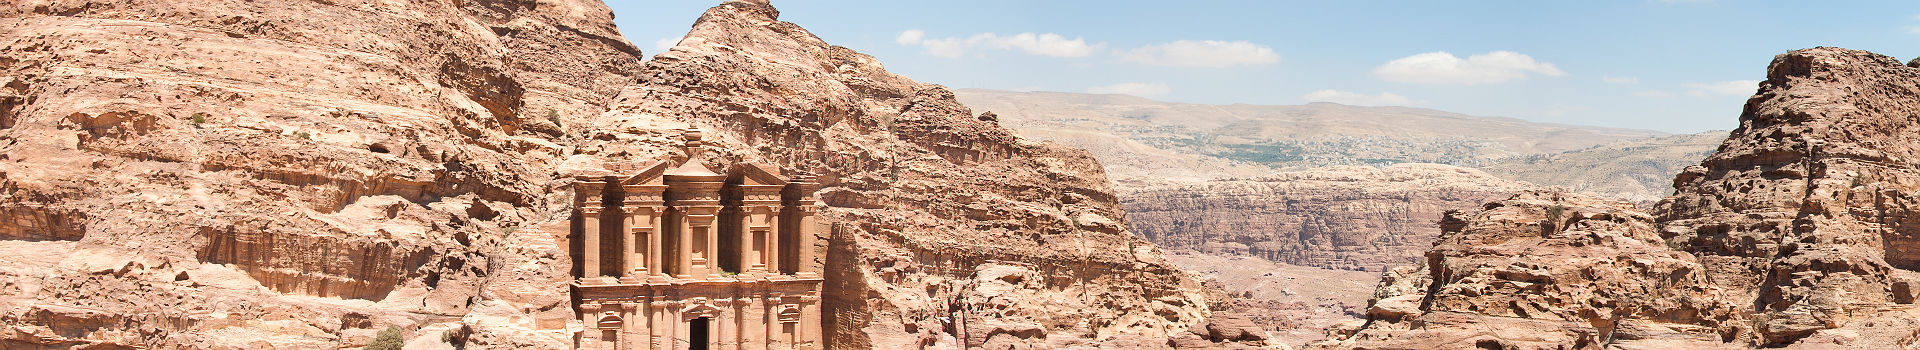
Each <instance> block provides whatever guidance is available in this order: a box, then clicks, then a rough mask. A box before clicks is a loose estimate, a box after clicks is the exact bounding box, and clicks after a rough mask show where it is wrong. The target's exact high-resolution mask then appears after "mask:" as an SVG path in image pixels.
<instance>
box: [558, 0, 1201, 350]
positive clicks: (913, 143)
mask: <svg viewBox="0 0 1920 350" xmlns="http://www.w3.org/2000/svg"><path fill="white" fill-rule="evenodd" d="M778 14H779V13H778V11H777V10H775V9H774V8H773V7H771V6H768V5H767V4H765V3H764V2H756V1H732V2H727V3H725V4H722V5H720V6H718V7H715V8H714V9H712V10H710V11H708V12H707V13H706V15H704V16H702V17H701V19H700V20H699V21H698V22H697V23H695V24H694V27H693V29H692V30H691V31H690V32H688V34H687V36H686V38H685V39H682V40H681V41H680V43H679V45H678V46H676V47H674V48H673V49H671V50H670V51H667V52H664V53H661V54H659V55H656V56H655V58H654V59H653V60H652V61H650V62H648V63H647V65H646V67H645V68H644V69H643V70H642V74H641V76H642V81H641V83H640V84H638V85H635V86H632V87H629V88H628V89H626V90H625V91H623V92H622V93H621V94H620V95H619V96H618V97H616V98H615V100H614V102H613V103H612V105H611V107H610V111H609V112H608V113H606V114H603V115H601V116H599V117H597V118H595V119H594V123H595V124H593V125H592V126H591V127H590V128H589V129H590V130H594V131H592V132H594V133H597V134H595V135H592V137H590V139H592V140H593V141H588V142H585V143H583V144H582V146H581V150H582V152H583V153H586V154H594V155H600V156H605V157H608V158H611V159H616V160H618V159H652V158H649V157H653V156H654V155H667V154H670V153H671V152H674V151H673V150H672V149H671V148H670V147H667V146H668V145H671V144H673V142H672V140H673V137H674V135H677V133H676V132H673V131H672V129H674V128H682V127H694V128H700V129H704V130H713V131H714V132H713V133H712V137H711V138H710V141H713V142H716V143H718V144H719V145H720V146H721V147H719V148H722V149H726V150H731V151H730V152H731V153H727V154H719V155H716V157H718V158H725V159H728V160H731V161H757V162H765V163H768V164H775V165H778V166H779V167H780V168H781V169H782V171H783V172H791V173H810V174H816V175H818V176H819V179H820V182H821V184H822V186H823V188H822V190H821V192H820V198H821V201H822V202H823V203H825V204H826V205H827V206H828V208H827V209H825V210H824V211H823V212H822V217H823V218H824V219H825V220H826V221H827V222H832V223H835V226H834V230H833V236H832V237H829V238H830V239H823V241H830V243H829V244H828V247H827V248H826V249H827V250H828V252H827V256H828V257H829V258H828V260H827V261H825V264H826V266H827V267H826V272H827V279H828V282H827V286H826V290H825V292H824V293H823V294H824V295H825V297H826V299H827V300H826V301H825V303H826V307H827V310H828V312H829V313H831V314H833V315H835V316H834V317H832V319H834V322H833V323H830V324H829V325H828V328H829V334H828V343H829V346H831V347H833V348H882V349H892V348H912V347H915V346H919V345H935V344H937V345H940V346H957V345H958V344H960V343H962V342H964V343H967V344H970V346H976V347H977V346H983V345H987V346H1008V345H1016V346H1073V345H1087V346H1095V345H1101V344H1112V343H1114V342H1132V341H1140V340H1143V339H1145V340H1150V341H1147V342H1145V343H1144V344H1158V346H1165V343H1166V342H1165V339H1166V338H1167V336H1168V335H1171V334H1175V333H1179V332H1185V330H1187V329H1188V328H1189V327H1190V326H1191V325H1192V324H1195V323H1199V322H1204V317H1205V316H1206V309H1205V306H1204V305H1203V304H1202V301H1201V296H1200V295H1199V292H1198V288H1197V284H1195V282H1192V281H1190V280H1188V279H1186V278H1185V275H1184V274H1182V273H1180V272H1178V270H1177V269H1176V268H1175V267H1173V266H1172V265H1171V264H1169V263H1167V262H1166V261H1165V259H1164V258H1162V257H1160V255H1159V253H1158V251H1157V250H1156V248H1154V247H1153V245H1151V244H1148V243H1146V242H1144V241H1141V240H1139V239H1138V238H1135V237H1133V235H1132V234H1131V233H1130V232H1128V231H1127V228H1126V224H1125V223H1126V221H1125V220H1126V217H1125V216H1124V214H1123V211H1122V209H1121V207H1120V205H1119V203H1118V200H1117V199H1116V198H1115V196H1114V195H1113V192H1112V189H1111V188H1110V185H1109V182H1108V181H1107V180H1106V177H1105V175H1104V174H1103V173H1102V171H1101V170H1100V165H1099V163H1096V162H1095V161H1094V160H1093V158H1092V157H1090V156H1088V155H1087V153H1086V152H1084V151H1080V150H1076V149H1071V148H1066V147H1062V146H1058V145H1054V144H1050V143H1033V142H1028V141H1023V140H1021V139H1019V138H1018V137H1016V136H1015V135H1014V134H1013V133H1011V132H1009V131H1007V130H1006V129H1003V128H1001V127H999V126H998V125H996V124H995V123H994V122H993V121H992V120H990V119H991V118H979V117H976V116H974V115H973V114H972V111H970V110H968V109H967V108H966V107H965V106H963V105H961V104H960V103H959V102H957V101H955V100H954V96H953V93H952V92H951V91H948V90H947V89H946V88H945V87H941V86H938V85H932V84H922V83H918V82H914V81H912V80H910V79H907V78H905V77H901V76H899V75H895V74H892V73H888V72H887V71H885V70H884V69H883V68H882V67H881V65H880V64H879V62H877V61H875V60H874V59H873V58H872V57H870V56H867V55H864V54H860V53H857V52H853V51H852V50H848V49H846V48H843V47H837V46H830V45H828V44H827V43H825V42H822V41H821V40H820V39H819V38H817V37H814V36H813V35H812V34H810V33H807V32H806V30H804V29H802V28H800V27H799V26H796V25H794V24H792V23H787V22H781V21H779V20H778ZM1130 344H1131V343H1130Z"/></svg>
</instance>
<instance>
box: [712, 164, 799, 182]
mask: <svg viewBox="0 0 1920 350" xmlns="http://www.w3.org/2000/svg"><path fill="white" fill-rule="evenodd" d="M727 183H729V184H741V185H786V184H787V179H786V178H785V177H781V176H780V169H777V168H774V167H773V166H771V165H766V164H761V163H739V164H734V165H733V168H731V169H727Z"/></svg>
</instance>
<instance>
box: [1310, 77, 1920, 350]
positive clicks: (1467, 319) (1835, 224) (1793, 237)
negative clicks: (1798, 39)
mask: <svg viewBox="0 0 1920 350" xmlns="http://www.w3.org/2000/svg"><path fill="white" fill-rule="evenodd" d="M1915 96H1920V69H1916V68H1912V67H1908V66H1906V65H1902V64H1900V62H1899V61H1897V60H1895V59H1893V58H1890V57H1886V56H1881V55H1876V54H1873V53H1869V52H1864V51H1855V50H1846V49H1838V48H1825V47H1823V48H1814V49H1806V50H1798V51H1793V52H1789V53H1786V54H1782V55H1780V56H1777V57H1775V58H1774V60H1773V62H1772V64H1771V65H1770V66H1769V67H1768V71H1767V80H1765V81H1764V82H1762V83H1761V84H1760V86H1759V90H1758V92H1757V93H1756V94H1755V95H1754V96H1753V97H1752V98H1751V99H1749V100H1748V102H1747V105H1746V109H1745V110H1744V112H1743V113H1742V114H1741V118H1740V120H1741V125H1740V128H1738V129H1736V130H1734V131H1733V132H1732V133H1731V135H1730V136H1729V137H1728V138H1727V139H1726V140H1725V141H1724V142H1723V143H1722V144H1721V146H1720V149H1719V151H1717V152H1716V153H1714V154H1713V155H1712V156H1710V157H1708V158H1707V159H1706V160H1704V161H1702V162H1701V164H1700V165H1698V166H1693V167H1688V168H1687V169H1685V170H1684V171H1682V172H1681V173H1680V174H1678V175H1677V176H1675V178H1674V181H1673V184H1674V187H1675V188H1676V190H1677V193H1676V195H1674V196H1672V197H1669V198H1667V199H1665V200H1662V201H1661V202H1660V203H1659V204H1657V205H1656V206H1655V207H1654V208H1653V209H1652V213H1651V214H1642V213H1641V212H1640V211H1638V210H1634V209H1632V208H1631V207H1630V206H1627V205H1625V204H1624V203H1619V202H1612V203H1609V202H1607V201H1604V200H1594V199H1591V198H1585V199H1583V198H1579V197H1577V196H1564V195H1561V194H1549V193H1527V194H1522V195H1519V196H1516V197H1514V198H1513V199H1510V200H1508V201H1504V202H1498V203H1494V204H1489V205H1488V206H1487V207H1485V208H1484V209H1483V210H1479V211H1477V212H1474V213H1464V212H1463V213H1453V214H1449V215H1448V216H1447V218H1446V219H1443V221H1442V226H1443V228H1444V230H1443V233H1442V236H1441V242H1442V243H1441V244H1438V245H1436V246H1435V248H1434V250H1432V251H1430V252H1428V259H1427V261H1426V262H1425V264H1424V265H1423V266H1421V267H1418V268H1407V269H1397V270H1395V271H1393V272H1390V273H1388V274H1387V275H1386V277H1385V281H1383V282H1382V284H1381V287H1380V288H1379V289H1378V291H1377V292H1376V297H1377V300H1376V301H1375V302H1374V303H1373V306H1372V308H1371V309H1370V311H1369V315H1368V323H1367V324H1366V325H1365V326H1363V327H1360V328H1358V329H1357V330H1356V331H1355V332H1354V333H1352V334H1351V335H1350V336H1345V337H1344V340H1340V341H1335V342H1329V343H1326V344H1323V345H1328V346H1334V347H1343V348H1344V347H1367V348H1379V347H1402V346H1409V344H1435V343H1434V342H1435V341H1440V342H1444V343H1445V344H1456V345H1458V346H1459V347H1468V346H1481V347H1488V346H1492V347H1501V348H1541V347H1553V346H1559V345H1567V344H1575V345H1578V344H1587V345H1593V346H1609V347H1675V346H1693V347H1718V346H1726V347H1750V346H1766V347H1777V346H1785V347H1807V348H1818V347H1850V348H1898V347H1902V346H1910V344H1913V342H1914V341H1915V340H1916V339H1920V336H1915V335H1916V334H1920V333H1916V331H1915V329H1920V323H1916V322H1914V321H1913V320H1914V319H1915V315H1916V314H1917V311H1916V308H1915V307H1913V305H1912V304H1911V303H1912V302H1913V301H1914V299H1915V297H1914V292H1913V283H1914V282H1913V276H1914V275H1915V274H1914V272H1915V270H1913V269H1914V264H1913V263H1912V262H1913V261H1914V260H1915V259H1914V258H1913V257H1914V254H1913V252H1912V249H1911V247H1912V246H1913V244H1911V243H1910V241H1912V239H1911V237H1913V236H1914V234H1913V233H1912V232H1909V231H1912V229H1913V228H1914V225H1913V224H1912V223H1913V222H1917V221H1916V220H1914V219H1912V218H1913V217H1914V215H1912V212H1911V211H1910V210H1907V209H1904V208H1909V207H1912V206H1913V205H1914V204H1916V203H1913V201H1914V199H1912V198H1911V197H1910V196H1907V195H1905V194H1904V193H1909V192H1912V191H1913V190H1914V187H1915V186H1916V181H1920V173H1917V172H1916V171H1915V170H1914V169H1916V167H1915V165H1914V164H1913V163H1912V160H1913V159H1916V158H1914V157H1916V156H1920V154H1916V153H1920V148H1916V147H1913V146H1912V145H1916V144H1920V142H1916V141H1920V140H1915V139H1914V138H1915V136H1913V135H1915V133H1914V132H1915V130H1914V129H1916V128H1920V123H1916V122H1915V121H1914V120H1913V119H1912V118H1911V116H1912V115H1914V114H1915V110H1916V107H1917V106H1916V105H1915V104H1916V102H1915V101H1917V100H1916V99H1915V98H1914V97H1915ZM1596 259H1599V260H1597V261H1596ZM1579 266H1591V267H1585V268H1576V267H1579ZM1416 325H1417V326H1416ZM1489 330H1493V331H1489ZM1468 344H1473V345H1468Z"/></svg>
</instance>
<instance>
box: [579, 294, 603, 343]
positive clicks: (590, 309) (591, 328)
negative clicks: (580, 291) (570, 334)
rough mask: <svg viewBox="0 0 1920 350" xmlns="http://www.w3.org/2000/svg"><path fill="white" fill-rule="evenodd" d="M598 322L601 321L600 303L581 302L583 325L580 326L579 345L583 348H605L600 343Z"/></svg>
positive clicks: (581, 320)
mask: <svg viewBox="0 0 1920 350" xmlns="http://www.w3.org/2000/svg"><path fill="white" fill-rule="evenodd" d="M598 323H600V304H598V303H583V304H580V324H581V325H582V327H581V328H580V344H579V346H580V348H581V349H601V348H604V347H603V346H602V344H600V327H598V326H597V324H598Z"/></svg>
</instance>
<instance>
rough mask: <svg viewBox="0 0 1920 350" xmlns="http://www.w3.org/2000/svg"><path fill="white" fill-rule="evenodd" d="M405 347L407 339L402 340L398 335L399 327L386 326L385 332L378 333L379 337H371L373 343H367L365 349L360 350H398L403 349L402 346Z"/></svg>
mask: <svg viewBox="0 0 1920 350" xmlns="http://www.w3.org/2000/svg"><path fill="white" fill-rule="evenodd" d="M406 345H407V339H406V338H403V337H401V335H400V327H399V326H387V329H386V330H383V331H380V335H377V336H374V337H373V341H372V342H369V343H367V347H365V348H362V349H366V350H400V348H401V347H403V346H406Z"/></svg>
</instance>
